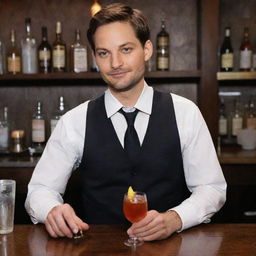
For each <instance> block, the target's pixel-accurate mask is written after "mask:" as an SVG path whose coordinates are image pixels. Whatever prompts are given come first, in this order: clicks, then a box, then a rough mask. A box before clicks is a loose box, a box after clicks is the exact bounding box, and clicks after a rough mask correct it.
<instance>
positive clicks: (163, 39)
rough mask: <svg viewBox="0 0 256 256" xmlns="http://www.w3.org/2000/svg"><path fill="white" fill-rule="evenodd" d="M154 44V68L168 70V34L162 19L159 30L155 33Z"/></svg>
mask: <svg viewBox="0 0 256 256" xmlns="http://www.w3.org/2000/svg"><path fill="white" fill-rule="evenodd" d="M156 46H157V53H156V69H157V70H161V71H166V70H169V59H170V56H169V34H168V33H167V32H166V30H165V21H164V19H163V20H162V21H161V31H160V32H159V33H158V34H157V40H156Z"/></svg>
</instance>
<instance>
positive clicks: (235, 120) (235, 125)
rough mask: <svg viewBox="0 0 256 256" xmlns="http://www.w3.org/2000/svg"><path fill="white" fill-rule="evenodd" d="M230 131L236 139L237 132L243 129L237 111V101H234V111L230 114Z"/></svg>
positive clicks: (241, 118)
mask: <svg viewBox="0 0 256 256" xmlns="http://www.w3.org/2000/svg"><path fill="white" fill-rule="evenodd" d="M231 125H232V129H231V131H232V132H231V134H232V136H233V137H235V138H236V137H237V134H238V132H239V131H240V130H241V129H242V128H243V116H242V114H241V111H240V109H239V103H238V101H237V100H234V109H233V114H232V122H231Z"/></svg>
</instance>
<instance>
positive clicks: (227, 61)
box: [221, 53, 234, 68]
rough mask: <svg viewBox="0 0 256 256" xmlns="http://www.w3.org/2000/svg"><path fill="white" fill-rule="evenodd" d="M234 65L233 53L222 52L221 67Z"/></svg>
mask: <svg viewBox="0 0 256 256" xmlns="http://www.w3.org/2000/svg"><path fill="white" fill-rule="evenodd" d="M233 66H234V54H233V53H224V54H222V56H221V67H222V68H233Z"/></svg>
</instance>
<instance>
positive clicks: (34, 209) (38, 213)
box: [26, 196, 63, 224]
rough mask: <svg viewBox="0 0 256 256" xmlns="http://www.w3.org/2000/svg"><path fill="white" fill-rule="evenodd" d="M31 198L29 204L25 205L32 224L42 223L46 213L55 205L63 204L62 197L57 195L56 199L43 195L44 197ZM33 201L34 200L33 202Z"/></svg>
mask: <svg viewBox="0 0 256 256" xmlns="http://www.w3.org/2000/svg"><path fill="white" fill-rule="evenodd" d="M41 198H42V197H40V199H39V198H33V199H31V202H30V205H28V204H27V205H26V208H27V211H28V214H29V215H30V218H31V221H32V222H33V223H34V224H37V223H44V222H45V220H46V218H47V215H48V213H49V212H50V211H51V209H52V208H53V207H55V206H58V205H61V204H63V199H62V198H61V196H59V197H58V198H56V199H53V198H51V199H49V198H47V197H45V198H44V199H41ZM33 201H34V202H33Z"/></svg>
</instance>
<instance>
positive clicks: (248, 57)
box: [240, 27, 252, 71]
mask: <svg viewBox="0 0 256 256" xmlns="http://www.w3.org/2000/svg"><path fill="white" fill-rule="evenodd" d="M251 67H252V45H251V43H250V39H249V28H248V27H245V28H244V35H243V40H242V43H241V46H240V71H250V70H251Z"/></svg>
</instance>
